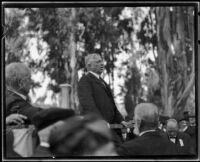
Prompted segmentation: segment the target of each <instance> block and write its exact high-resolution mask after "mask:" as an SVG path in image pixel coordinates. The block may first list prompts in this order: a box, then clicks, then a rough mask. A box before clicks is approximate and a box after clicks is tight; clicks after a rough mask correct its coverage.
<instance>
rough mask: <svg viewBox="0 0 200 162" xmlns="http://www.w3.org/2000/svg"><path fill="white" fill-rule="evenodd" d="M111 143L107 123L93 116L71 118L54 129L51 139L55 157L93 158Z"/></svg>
mask: <svg viewBox="0 0 200 162" xmlns="http://www.w3.org/2000/svg"><path fill="white" fill-rule="evenodd" d="M110 141H111V134H110V132H109V129H108V128H107V125H106V123H105V122H103V121H102V120H100V119H95V117H92V116H86V117H85V118H84V119H83V118H80V117H77V116H76V117H72V118H69V119H68V120H66V121H65V122H64V123H63V124H62V125H60V126H59V127H57V128H56V129H53V130H52V132H51V134H50V138H49V143H50V151H51V152H52V153H53V154H54V155H55V157H67V156H84V155H90V156H91V155H94V152H95V151H97V150H98V149H99V148H100V147H102V146H104V145H106V144H108V143H109V142H110Z"/></svg>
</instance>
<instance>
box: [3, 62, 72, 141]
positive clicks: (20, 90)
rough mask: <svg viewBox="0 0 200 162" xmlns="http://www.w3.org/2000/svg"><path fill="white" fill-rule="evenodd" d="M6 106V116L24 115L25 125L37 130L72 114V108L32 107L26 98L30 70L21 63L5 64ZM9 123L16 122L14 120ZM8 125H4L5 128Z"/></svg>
mask: <svg viewBox="0 0 200 162" xmlns="http://www.w3.org/2000/svg"><path fill="white" fill-rule="evenodd" d="M5 74H6V106H5V108H4V114H5V117H6V118H7V117H8V116H11V115H12V114H22V115H24V116H26V119H23V120H24V123H23V124H25V125H29V124H33V125H34V126H35V127H36V128H37V130H41V129H43V128H45V127H47V126H48V125H51V124H53V123H54V122H56V121H58V120H63V119H66V118H68V117H71V116H73V115H74V114H75V113H74V111H73V110H66V109H61V108H49V109H42V108H39V107H34V106H32V105H31V103H30V102H29V101H28V100H27V99H28V93H29V90H30V88H31V84H32V80H31V72H30V69H29V68H28V67H27V66H26V65H25V64H23V63H11V64H9V65H7V66H6V72H5ZM10 124H16V122H15V121H13V123H10ZM7 127H8V125H6V128H7ZM6 140H7V139H6Z"/></svg>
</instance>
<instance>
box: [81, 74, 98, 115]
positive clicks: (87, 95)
mask: <svg viewBox="0 0 200 162" xmlns="http://www.w3.org/2000/svg"><path fill="white" fill-rule="evenodd" d="M92 91H93V90H92V85H91V83H90V82H89V80H87V78H86V77H83V78H81V80H80V81H79V84H78V97H79V102H80V105H81V107H82V110H81V111H82V114H84V115H85V114H89V113H95V114H98V115H99V116H101V113H100V112H99V110H98V108H97V106H96V103H95V101H94V97H93V92H92Z"/></svg>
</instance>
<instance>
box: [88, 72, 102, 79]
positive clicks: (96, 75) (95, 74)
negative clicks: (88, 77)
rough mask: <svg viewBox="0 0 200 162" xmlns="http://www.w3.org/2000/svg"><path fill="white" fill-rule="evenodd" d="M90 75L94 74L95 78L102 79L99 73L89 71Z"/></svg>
mask: <svg viewBox="0 0 200 162" xmlns="http://www.w3.org/2000/svg"><path fill="white" fill-rule="evenodd" d="M89 73H91V74H93V75H94V76H95V77H97V78H98V79H99V78H100V76H99V75H98V74H97V73H95V72H93V71H89Z"/></svg>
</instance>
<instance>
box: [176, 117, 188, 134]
mask: <svg viewBox="0 0 200 162" xmlns="http://www.w3.org/2000/svg"><path fill="white" fill-rule="evenodd" d="M188 125H189V123H188V121H187V120H185V119H181V120H179V123H178V127H179V131H180V132H184V131H185V130H186V129H187V127H188Z"/></svg>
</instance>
